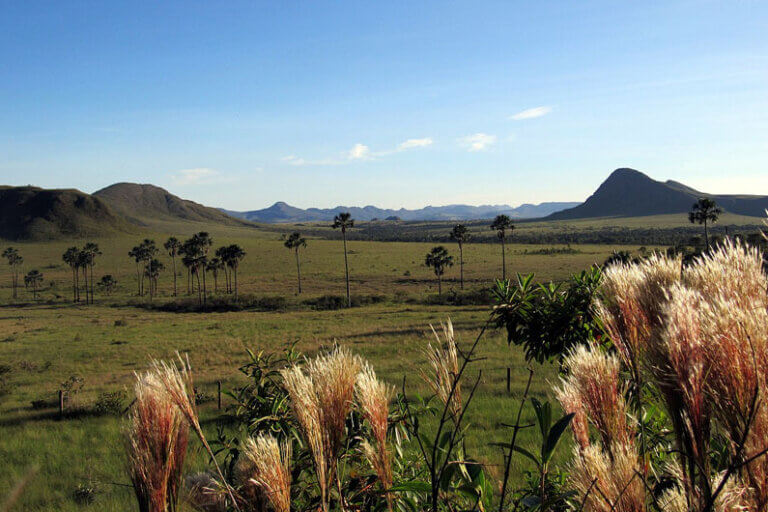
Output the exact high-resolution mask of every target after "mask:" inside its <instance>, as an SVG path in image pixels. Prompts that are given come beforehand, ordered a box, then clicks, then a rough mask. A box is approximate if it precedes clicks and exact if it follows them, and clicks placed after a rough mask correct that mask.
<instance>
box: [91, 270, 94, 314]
mask: <svg viewBox="0 0 768 512" xmlns="http://www.w3.org/2000/svg"><path fill="white" fill-rule="evenodd" d="M93 291H94V290H93V263H91V304H93Z"/></svg>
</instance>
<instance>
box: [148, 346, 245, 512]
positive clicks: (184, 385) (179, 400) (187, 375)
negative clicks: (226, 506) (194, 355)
mask: <svg viewBox="0 0 768 512" xmlns="http://www.w3.org/2000/svg"><path fill="white" fill-rule="evenodd" d="M177 357H178V359H179V367H180V368H181V369H179V367H177V366H176V365H175V364H172V363H167V362H165V361H157V360H154V361H152V363H151V368H152V370H151V371H152V372H153V373H154V374H155V375H156V376H157V379H156V382H153V385H154V387H156V388H157V389H161V390H163V391H165V393H166V394H167V396H168V398H169V399H170V400H171V401H172V402H173V403H174V404H175V405H176V407H178V408H179V410H180V411H181V413H182V414H183V415H184V418H185V419H186V420H187V422H188V423H189V424H190V426H191V427H192V429H193V430H194V431H195V433H196V434H197V437H198V438H199V439H200V442H201V443H203V447H205V450H206V451H207V452H208V455H209V456H210V457H211V460H212V461H213V465H214V466H215V468H216V472H217V473H218V474H219V478H220V479H221V482H222V484H223V485H224V486H225V487H226V488H227V494H228V495H229V498H230V499H231V500H232V506H233V507H234V508H235V510H237V511H238V512H239V511H240V507H239V506H238V504H237V499H236V498H235V495H234V493H233V491H232V488H231V487H230V486H229V484H228V483H227V479H226V478H225V477H224V473H223V472H222V471H221V468H220V467H219V463H218V462H217V461H216V456H215V454H214V453H213V450H211V447H210V445H209V444H208V440H207V439H206V438H205V434H203V429H202V428H201V427H200V420H199V417H198V414H197V407H196V406H195V401H194V399H193V398H191V397H190V393H192V396H194V391H193V390H194V389H195V386H194V381H193V379H192V366H191V365H190V364H189V357H187V358H186V359H182V357H181V355H179V354H177Z"/></svg>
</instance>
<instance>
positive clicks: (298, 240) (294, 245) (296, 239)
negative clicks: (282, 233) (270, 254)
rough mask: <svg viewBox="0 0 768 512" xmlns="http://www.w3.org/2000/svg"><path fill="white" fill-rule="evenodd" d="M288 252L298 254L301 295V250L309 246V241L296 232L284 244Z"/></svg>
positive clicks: (297, 263) (297, 272) (297, 269)
mask: <svg viewBox="0 0 768 512" xmlns="http://www.w3.org/2000/svg"><path fill="white" fill-rule="evenodd" d="M283 245H285V247H286V248H287V249H288V250H292V251H294V253H295V254H296V276H297V277H298V280H299V294H301V265H300V264H299V249H301V248H302V247H306V246H307V239H306V238H302V237H301V233H299V232H298V231H294V232H293V233H291V235H290V236H289V237H288V238H287V239H286V240H285V243H284V244H283Z"/></svg>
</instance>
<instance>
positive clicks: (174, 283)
mask: <svg viewBox="0 0 768 512" xmlns="http://www.w3.org/2000/svg"><path fill="white" fill-rule="evenodd" d="M171 261H172V262H173V296H174V297H176V294H177V290H176V256H171Z"/></svg>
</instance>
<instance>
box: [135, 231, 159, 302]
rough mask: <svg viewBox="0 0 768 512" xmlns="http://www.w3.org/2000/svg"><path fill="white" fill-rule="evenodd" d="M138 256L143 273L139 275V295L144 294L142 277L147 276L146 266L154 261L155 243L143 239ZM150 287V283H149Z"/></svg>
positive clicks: (156, 249)
mask: <svg viewBox="0 0 768 512" xmlns="http://www.w3.org/2000/svg"><path fill="white" fill-rule="evenodd" d="M139 247H140V249H139V254H140V256H141V262H142V263H143V264H144V272H143V273H142V274H141V293H142V295H143V294H144V277H145V276H146V275H147V266H148V265H149V262H150V261H152V260H153V259H155V256H157V253H158V248H157V245H155V241H154V240H151V239H149V238H145V239H144V241H143V242H141V245H140V246H139ZM150 286H151V283H150Z"/></svg>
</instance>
